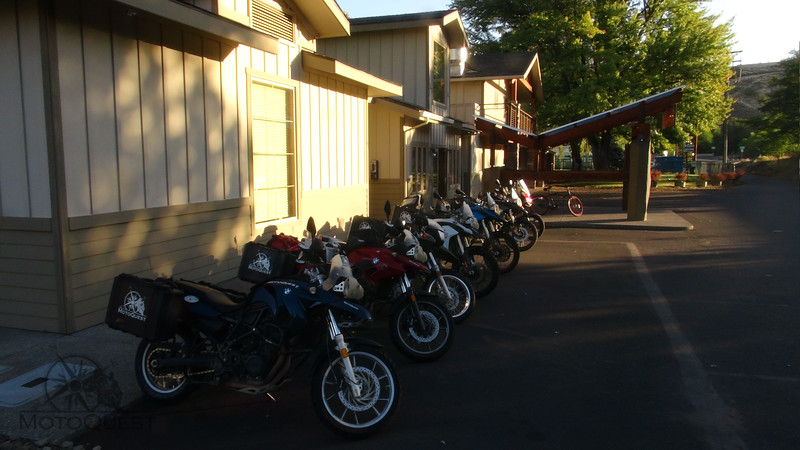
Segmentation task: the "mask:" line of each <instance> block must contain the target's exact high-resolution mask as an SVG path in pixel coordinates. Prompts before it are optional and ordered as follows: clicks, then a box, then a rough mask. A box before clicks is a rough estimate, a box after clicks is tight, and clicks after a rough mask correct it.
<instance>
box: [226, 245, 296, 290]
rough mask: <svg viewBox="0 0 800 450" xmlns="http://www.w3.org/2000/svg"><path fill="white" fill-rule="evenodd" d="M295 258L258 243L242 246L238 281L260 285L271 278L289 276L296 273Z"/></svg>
mask: <svg viewBox="0 0 800 450" xmlns="http://www.w3.org/2000/svg"><path fill="white" fill-rule="evenodd" d="M296 259H297V258H296V257H295V256H294V255H293V254H291V253H289V252H287V251H285V250H280V249H277V248H273V247H268V246H266V245H264V244H259V243H258V242H248V243H247V244H244V250H242V261H241V262H240V263H239V273H238V274H237V276H238V277H239V279H240V280H244V281H249V282H251V283H261V282H264V281H267V280H269V279H270V278H273V277H279V276H289V275H292V274H294V273H295V272H296V269H295V261H296Z"/></svg>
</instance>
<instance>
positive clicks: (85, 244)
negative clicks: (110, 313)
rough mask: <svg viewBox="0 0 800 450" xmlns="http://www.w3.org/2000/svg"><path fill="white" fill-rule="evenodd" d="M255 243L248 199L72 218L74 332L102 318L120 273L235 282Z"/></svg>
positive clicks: (71, 266)
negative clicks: (243, 253) (248, 249)
mask: <svg viewBox="0 0 800 450" xmlns="http://www.w3.org/2000/svg"><path fill="white" fill-rule="evenodd" d="M249 240H250V212H249V204H248V203H247V202H246V201H244V200H225V201H220V202H211V203H204V204H201V205H184V206H175V207H165V208H155V209H148V210H138V211H128V212H123V213H113V214H104V215H96V216H91V217H82V218H76V219H71V220H70V244H71V245H70V250H69V252H70V255H71V258H72V260H71V263H70V275H71V279H72V289H73V291H72V295H71V296H70V297H71V299H72V302H73V305H74V306H73V308H74V310H73V312H74V324H75V328H76V329H81V328H85V327H86V326H90V325H93V324H96V323H99V322H101V321H102V320H103V317H104V316H103V315H104V314H105V308H106V305H107V304H108V294H109V292H110V291H111V283H112V281H113V278H114V277H115V276H116V275H117V274H119V273H122V272H125V273H133V274H138V275H141V276H146V277H156V276H175V277H182V278H187V279H192V280H199V279H203V280H207V281H212V282H213V281H222V280H226V279H230V278H232V277H235V276H236V269H237V268H238V264H239V261H240V255H241V247H242V246H243V245H244V244H245V243H246V242H248V241H249Z"/></svg>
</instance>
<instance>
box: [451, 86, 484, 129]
mask: <svg viewBox="0 0 800 450" xmlns="http://www.w3.org/2000/svg"><path fill="white" fill-rule="evenodd" d="M482 89H483V81H455V82H453V81H451V82H450V115H451V116H452V117H453V118H455V119H458V120H460V121H462V122H466V123H473V122H474V121H475V118H474V117H473V116H474V114H475V113H476V112H479V111H477V108H478V107H479V106H480V105H482V104H483V90H482Z"/></svg>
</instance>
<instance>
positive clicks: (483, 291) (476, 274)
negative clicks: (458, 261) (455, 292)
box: [454, 246, 500, 298]
mask: <svg viewBox="0 0 800 450" xmlns="http://www.w3.org/2000/svg"><path fill="white" fill-rule="evenodd" d="M465 252H467V264H466V266H465V265H461V266H459V267H458V270H459V272H460V273H461V274H462V275H464V276H465V277H466V279H467V280H468V281H469V283H470V284H471V285H472V289H474V290H475V295H477V296H478V298H480V297H484V296H486V295H489V293H490V292H492V291H493V290H494V288H495V287H497V282H498V280H499V279H500V268H499V267H498V266H497V260H496V259H495V257H494V256H493V255H492V253H491V252H489V251H487V250H486V249H484V248H482V247H478V246H472V247H467V249H466V250H465ZM454 268H455V267H454Z"/></svg>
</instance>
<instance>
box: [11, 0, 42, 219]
mask: <svg viewBox="0 0 800 450" xmlns="http://www.w3.org/2000/svg"><path fill="white" fill-rule="evenodd" d="M38 14H39V11H38V5H37V4H36V3H35V2H19V1H17V2H14V1H6V2H2V3H0V59H1V60H2V61H3V64H2V65H0V99H2V102H0V117H2V120H0V216H5V217H20V218H32V217H35V218H49V217H50V215H51V213H50V210H51V208H50V177H49V168H48V159H47V137H46V135H45V133H43V132H42V130H43V129H45V111H44V90H43V89H44V85H43V72H42V60H41V52H42V46H41V40H40V28H39V18H38Z"/></svg>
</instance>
